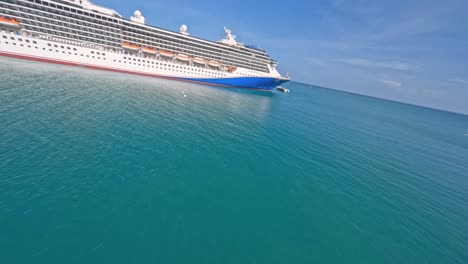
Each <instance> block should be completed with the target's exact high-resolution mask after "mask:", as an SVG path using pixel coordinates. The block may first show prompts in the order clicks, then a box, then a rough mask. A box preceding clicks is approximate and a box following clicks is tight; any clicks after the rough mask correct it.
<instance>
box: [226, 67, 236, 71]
mask: <svg viewBox="0 0 468 264" xmlns="http://www.w3.org/2000/svg"><path fill="white" fill-rule="evenodd" d="M227 70H228V72H233V71H235V70H236V67H234V66H227Z"/></svg>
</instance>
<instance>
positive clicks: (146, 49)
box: [141, 47, 157, 54]
mask: <svg viewBox="0 0 468 264" xmlns="http://www.w3.org/2000/svg"><path fill="white" fill-rule="evenodd" d="M141 50H142V51H143V52H145V53H149V54H156V53H157V50H156V49H154V48H150V47H142V48H141Z"/></svg>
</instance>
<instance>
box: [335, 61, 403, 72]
mask: <svg viewBox="0 0 468 264" xmlns="http://www.w3.org/2000/svg"><path fill="white" fill-rule="evenodd" d="M336 61H338V62H341V63H346V64H350V65H355V66H360V67H368V68H384V69H391V70H400V71H407V70H409V69H410V65H409V64H407V63H404V62H400V61H372V60H368V59H362V58H343V59H337V60H336Z"/></svg>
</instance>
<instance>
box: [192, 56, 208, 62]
mask: <svg viewBox="0 0 468 264" xmlns="http://www.w3.org/2000/svg"><path fill="white" fill-rule="evenodd" d="M193 62H194V63H196V64H206V60H205V59H202V58H199V57H195V58H193Z"/></svg>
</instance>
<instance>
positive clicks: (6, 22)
mask: <svg viewBox="0 0 468 264" xmlns="http://www.w3.org/2000/svg"><path fill="white" fill-rule="evenodd" d="M0 25H2V26H10V27H16V28H17V27H20V23H19V22H18V21H16V19H13V18H6V17H0Z"/></svg>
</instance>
